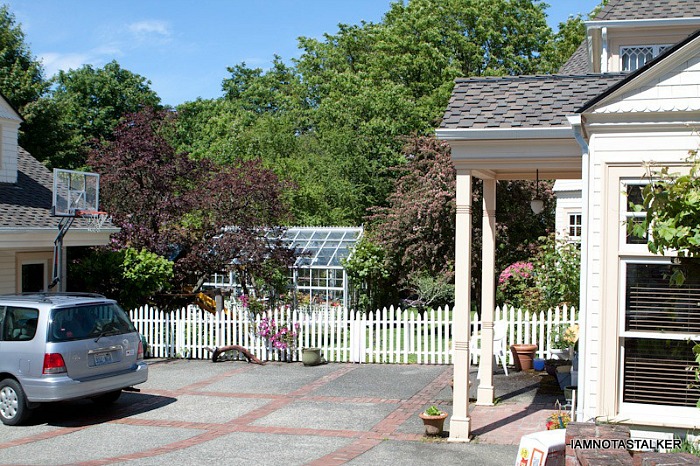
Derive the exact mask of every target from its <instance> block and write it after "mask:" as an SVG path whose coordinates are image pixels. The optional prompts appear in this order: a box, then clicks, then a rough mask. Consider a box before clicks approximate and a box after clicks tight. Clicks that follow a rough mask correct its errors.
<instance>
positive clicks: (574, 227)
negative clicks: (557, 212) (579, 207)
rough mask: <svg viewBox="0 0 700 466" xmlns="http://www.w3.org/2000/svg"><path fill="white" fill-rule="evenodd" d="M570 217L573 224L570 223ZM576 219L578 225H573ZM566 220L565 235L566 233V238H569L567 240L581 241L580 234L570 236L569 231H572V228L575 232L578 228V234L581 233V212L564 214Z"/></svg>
mask: <svg viewBox="0 0 700 466" xmlns="http://www.w3.org/2000/svg"><path fill="white" fill-rule="evenodd" d="M572 217H573V218H574V222H573V223H572V222H571V218H572ZM576 217H578V221H579V223H575V222H576ZM566 218H567V222H566V233H567V236H568V237H569V240H573V241H576V242H579V241H581V234H578V235H572V234H571V230H572V228H573V229H574V231H575V230H576V229H577V228H578V230H579V232H580V233H583V214H582V213H581V212H574V211H571V212H567V213H566Z"/></svg>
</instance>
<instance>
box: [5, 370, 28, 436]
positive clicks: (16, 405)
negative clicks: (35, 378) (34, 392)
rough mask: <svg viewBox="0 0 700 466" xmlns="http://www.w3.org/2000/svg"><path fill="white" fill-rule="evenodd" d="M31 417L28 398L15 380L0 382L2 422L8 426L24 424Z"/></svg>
mask: <svg viewBox="0 0 700 466" xmlns="http://www.w3.org/2000/svg"><path fill="white" fill-rule="evenodd" d="M28 415H29V407H28V406H27V397H26V396H25V395H24V390H22V386H21V385H20V384H19V382H17V381H16V380H14V379H3V380H2V381H0V420H1V421H2V423H3V424H5V425H8V426H16V425H18V424H20V423H22V422H23V421H24V420H25V419H26V418H27V416H28Z"/></svg>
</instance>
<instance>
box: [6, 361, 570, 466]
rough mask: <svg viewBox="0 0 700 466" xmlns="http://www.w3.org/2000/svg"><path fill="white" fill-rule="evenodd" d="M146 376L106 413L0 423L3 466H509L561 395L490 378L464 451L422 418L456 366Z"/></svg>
mask: <svg viewBox="0 0 700 466" xmlns="http://www.w3.org/2000/svg"><path fill="white" fill-rule="evenodd" d="M149 371H150V372H149V380H148V382H147V383H145V384H142V385H140V386H139V388H141V392H140V393H124V394H123V395H122V397H121V398H120V399H119V401H118V402H117V403H115V404H114V405H113V406H111V407H109V408H106V409H105V408H99V407H97V406H96V405H94V404H93V403H92V402H90V401H75V402H65V403H56V404H53V405H47V406H44V407H42V408H41V409H39V410H38V411H37V412H36V413H35V414H34V416H33V417H32V418H31V419H30V421H29V423H28V425H25V426H19V427H7V426H3V425H0V464H50V465H56V464H79V465H86V466H87V465H106V464H129V465H162V464H188V465H199V464H202V465H204V464H206V465H212V464H214V465H249V464H250V465H257V466H259V465H278V464H279V465H282V464H284V465H297V464H298V465H302V464H311V465H324V466H325V465H336V464H357V465H361V464H372V465H382V464H386V465H392V466H395V465H397V464H412V465H420V464H435V463H436V462H437V463H439V464H447V465H449V464H459V465H465V464H474V465H510V464H513V463H514V461H515V456H516V453H517V444H518V441H519V439H520V436H521V435H523V434H525V433H529V432H534V431H538V430H542V429H543V428H544V427H543V426H544V419H545V418H546V417H547V415H549V414H550V413H551V412H552V411H551V408H552V406H553V405H552V403H553V400H554V398H556V396H557V395H558V394H557V393H556V391H555V392H553V393H549V392H548V391H547V390H544V391H543V390H542V384H541V380H542V377H543V375H542V374H535V373H519V374H518V373H515V374H511V375H510V376H508V377H506V376H505V375H497V376H496V382H495V384H494V385H495V386H496V387H497V395H498V396H499V397H500V399H499V403H498V404H497V405H496V406H494V407H475V408H474V409H473V410H472V412H471V417H472V430H473V432H474V435H475V438H474V440H473V441H472V442H470V443H466V444H465V443H448V442H447V441H446V440H445V439H429V438H426V437H425V436H424V435H423V426H422V422H421V420H420V419H419V418H418V413H419V412H421V411H422V410H423V409H425V408H426V407H427V406H430V405H432V404H437V405H438V406H439V407H440V408H442V409H444V410H445V411H448V412H450V413H451V410H452V393H451V389H450V387H449V381H450V379H451V377H452V366H430V365H389V364H386V365H357V364H326V365H322V366H316V367H304V366H303V365H302V364H300V363H267V364H266V365H264V366H259V365H254V364H247V363H245V362H241V361H236V362H234V361H229V362H220V363H216V364H215V363H212V362H210V361H188V360H169V361H163V360H151V361H149ZM445 427H446V429H447V428H449V419H448V423H447V424H446V426H445Z"/></svg>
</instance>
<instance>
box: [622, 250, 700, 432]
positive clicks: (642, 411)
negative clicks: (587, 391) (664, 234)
mask: <svg viewBox="0 0 700 466" xmlns="http://www.w3.org/2000/svg"><path fill="white" fill-rule="evenodd" d="M671 263H672V257H664V256H654V255H649V256H648V257H638V256H622V255H621V256H620V270H619V275H618V276H619V290H620V292H619V294H618V296H619V298H620V302H619V309H620V312H619V315H618V319H619V320H618V326H619V327H618V328H619V329H620V330H619V336H620V355H619V374H618V387H619V388H618V393H617V396H618V406H619V413H618V417H619V418H621V419H634V420H635V423H640V424H644V421H645V420H648V423H649V424H651V425H658V424H659V420H660V419H669V420H670V421H669V424H668V425H669V426H674V425H675V426H678V425H679V423H686V424H692V425H695V424H696V423H697V416H698V408H697V407H695V406H692V407H690V406H688V407H682V406H670V405H652V404H644V403H630V402H625V401H623V398H624V396H623V395H624V392H625V387H624V383H625V345H624V341H625V338H648V339H659V340H687V339H688V338H692V339H694V340H695V341H700V335H692V334H682V333H663V332H641V331H638V330H626V329H625V318H626V307H625V304H626V298H627V296H626V293H625V292H626V285H627V283H626V279H627V265H628V264H671ZM671 420H672V421H671ZM662 422H663V421H662Z"/></svg>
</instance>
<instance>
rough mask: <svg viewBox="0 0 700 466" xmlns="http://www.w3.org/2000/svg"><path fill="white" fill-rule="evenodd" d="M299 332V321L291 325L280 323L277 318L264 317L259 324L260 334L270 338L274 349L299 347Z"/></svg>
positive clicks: (267, 338)
mask: <svg viewBox="0 0 700 466" xmlns="http://www.w3.org/2000/svg"><path fill="white" fill-rule="evenodd" d="M299 333H300V332H299V324H298V323H295V324H294V325H293V326H290V325H287V324H286V323H284V322H282V323H278V322H276V321H275V319H268V318H267V317H263V318H262V319H261V320H260V323H259V324H258V336H260V337H262V338H265V339H266V340H268V341H269V342H270V344H271V345H272V348H274V349H279V350H286V349H291V350H294V349H295V348H296V347H297V339H298V338H299Z"/></svg>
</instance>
